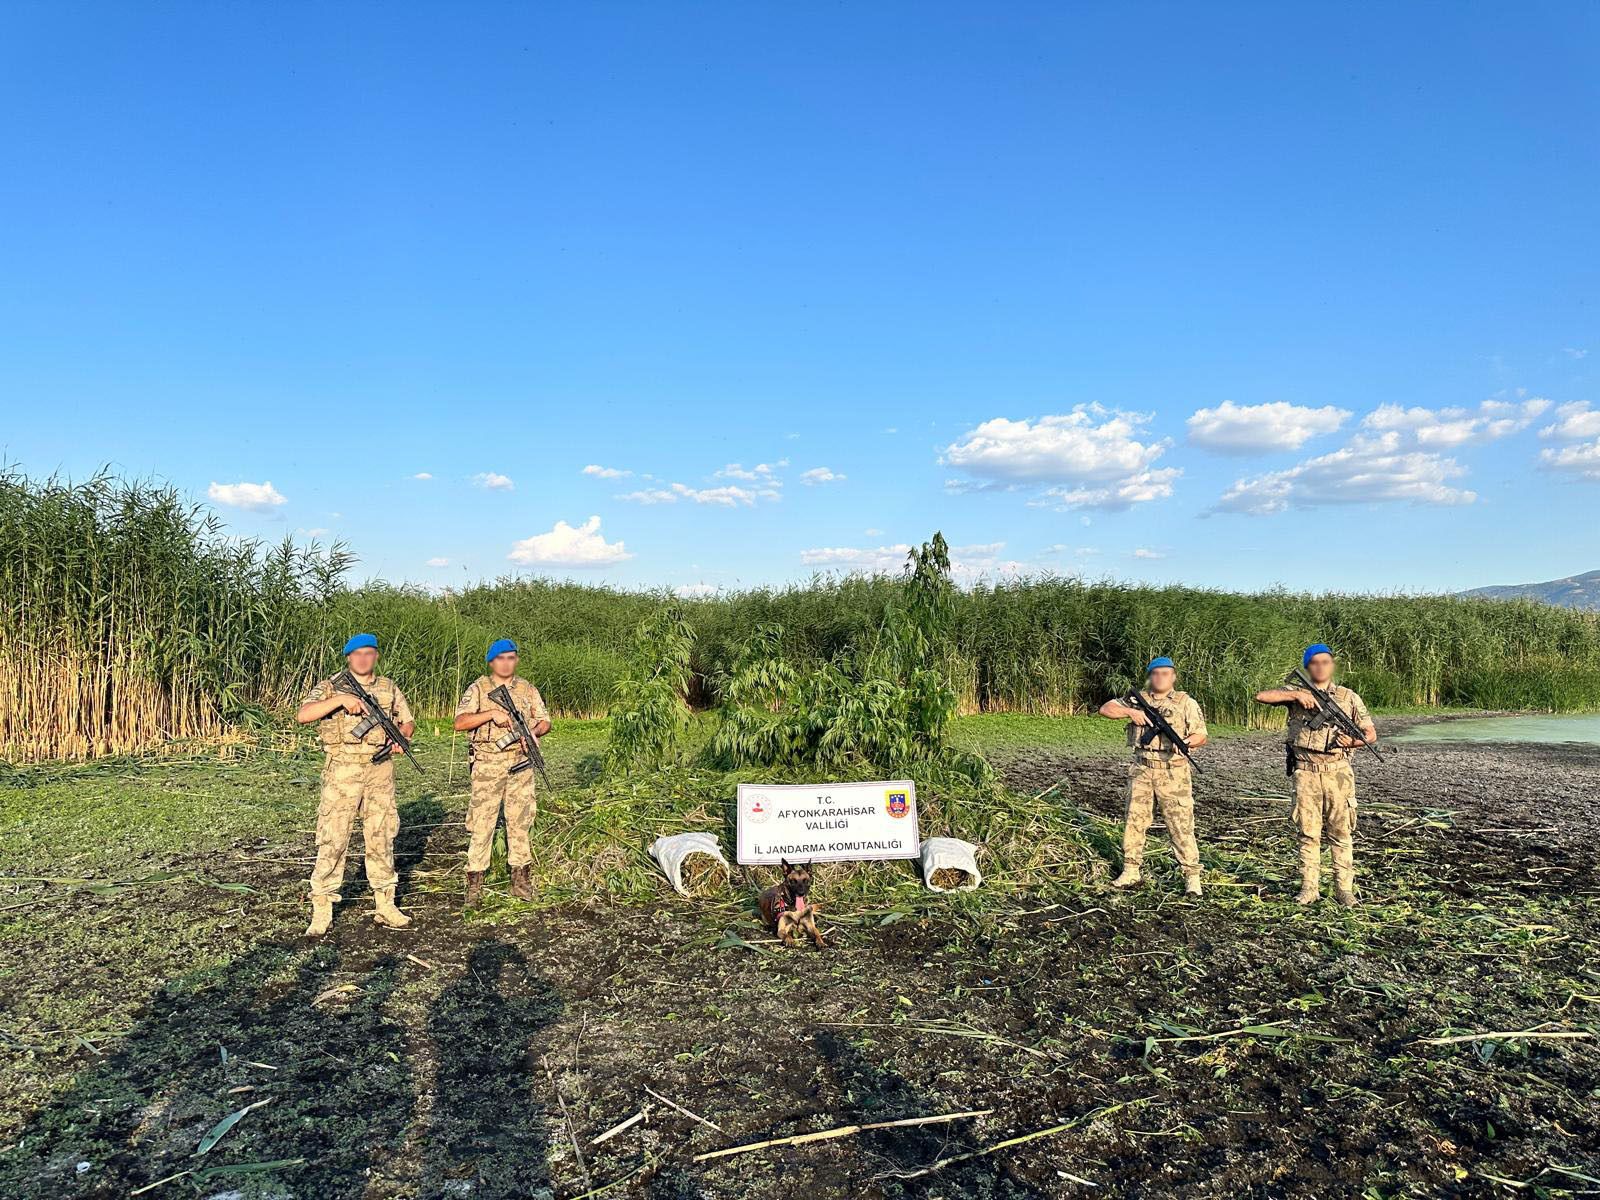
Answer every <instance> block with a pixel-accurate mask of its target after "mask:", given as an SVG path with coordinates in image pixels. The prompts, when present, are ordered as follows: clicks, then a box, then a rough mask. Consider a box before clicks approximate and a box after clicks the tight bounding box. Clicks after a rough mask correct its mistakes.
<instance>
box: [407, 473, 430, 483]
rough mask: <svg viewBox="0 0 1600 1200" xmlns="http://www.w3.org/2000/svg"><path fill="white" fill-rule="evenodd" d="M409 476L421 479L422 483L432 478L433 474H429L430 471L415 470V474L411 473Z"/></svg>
mask: <svg viewBox="0 0 1600 1200" xmlns="http://www.w3.org/2000/svg"><path fill="white" fill-rule="evenodd" d="M411 478H413V479H420V480H422V481H423V482H424V483H426V482H427V481H428V480H430V479H432V478H433V475H432V474H431V473H430V472H428V471H418V472H417V473H416V474H415V475H413V476H412V477H411Z"/></svg>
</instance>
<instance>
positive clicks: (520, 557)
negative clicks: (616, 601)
mask: <svg viewBox="0 0 1600 1200" xmlns="http://www.w3.org/2000/svg"><path fill="white" fill-rule="evenodd" d="M506 557H507V558H509V559H510V560H511V561H512V562H514V563H520V564H521V565H523V566H525V567H532V566H542V567H607V566H610V565H612V564H613V563H619V562H623V561H625V560H626V559H630V558H632V557H633V555H631V554H629V553H628V551H627V548H626V547H625V546H624V545H623V543H621V542H608V541H606V540H605V538H603V537H602V536H601V535H600V518H599V517H590V518H589V519H588V520H587V521H585V522H584V523H583V524H582V525H580V526H578V527H577V528H576V529H574V528H573V527H572V526H571V525H568V524H567V523H566V522H565V521H557V522H556V523H555V527H554V528H552V529H551V530H550V532H549V533H537V534H534V536H533V537H530V538H523V539H522V540H521V541H520V542H517V543H516V544H515V545H513V546H512V547H511V553H510V554H507V555H506Z"/></svg>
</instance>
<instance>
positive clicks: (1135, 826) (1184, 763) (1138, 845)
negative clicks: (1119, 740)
mask: <svg viewBox="0 0 1600 1200" xmlns="http://www.w3.org/2000/svg"><path fill="white" fill-rule="evenodd" d="M1145 670H1146V672H1147V673H1148V675H1149V685H1148V687H1147V689H1146V691H1145V692H1144V698H1145V700H1146V701H1148V702H1149V704H1150V706H1151V707H1152V708H1154V709H1156V710H1157V711H1158V712H1160V713H1161V715H1162V716H1163V717H1165V718H1166V720H1167V724H1169V725H1171V726H1172V728H1173V731H1174V732H1176V733H1177V734H1178V736H1179V737H1181V738H1182V739H1183V741H1184V744H1185V745H1186V746H1188V747H1189V749H1191V750H1195V749H1198V748H1199V747H1201V746H1203V745H1205V744H1206V718H1205V714H1204V713H1202V712H1201V711H1200V705H1199V704H1198V703H1197V702H1196V701H1195V699H1194V697H1193V696H1191V695H1189V693H1187V692H1176V691H1173V684H1175V683H1176V682H1177V679H1178V672H1177V669H1176V668H1175V667H1174V666H1173V665H1172V660H1171V659H1170V658H1153V659H1151V660H1150V665H1149V666H1148V667H1147V668H1145ZM1100 715H1101V716H1102V717H1109V718H1111V719H1112V720H1113V721H1127V722H1128V745H1129V746H1130V747H1132V748H1133V762H1132V763H1131V764H1129V766H1128V817H1127V821H1126V823H1125V824H1124V825H1123V827H1122V874H1120V875H1118V876H1117V877H1116V878H1115V879H1114V880H1112V881H1111V886H1112V887H1119V888H1127V887H1132V886H1133V885H1134V884H1136V883H1138V882H1139V879H1140V871H1141V865H1142V863H1143V862H1144V842H1145V835H1146V834H1147V833H1148V832H1149V830H1150V819H1151V816H1152V814H1153V813H1154V810H1155V802H1156V801H1157V800H1159V801H1160V802H1161V819H1162V820H1163V821H1165V822H1166V824H1167V837H1168V838H1169V839H1170V840H1171V842H1172V853H1173V857H1175V858H1176V859H1177V860H1178V866H1179V867H1180V868H1182V870H1183V890H1184V891H1185V892H1186V893H1188V894H1189V895H1191V896H1198V895H1200V846H1199V844H1198V843H1197V842H1196V841H1195V837H1194V788H1193V778H1192V775H1191V773H1190V768H1189V760H1188V759H1186V758H1184V757H1183V754H1182V753H1181V752H1180V751H1179V750H1177V749H1176V748H1174V747H1173V746H1171V745H1170V744H1168V740H1167V739H1166V738H1164V737H1159V736H1158V737H1157V738H1156V739H1155V740H1154V741H1152V742H1151V743H1150V744H1149V745H1140V744H1139V738H1140V736H1141V735H1142V734H1143V732H1144V729H1145V727H1146V726H1147V725H1149V724H1150V718H1149V717H1147V716H1146V715H1145V714H1144V713H1143V712H1141V711H1140V710H1139V709H1137V708H1135V707H1132V706H1131V705H1126V704H1123V703H1122V702H1120V701H1118V700H1107V701H1106V702H1105V703H1104V704H1102V705H1101V706H1100Z"/></svg>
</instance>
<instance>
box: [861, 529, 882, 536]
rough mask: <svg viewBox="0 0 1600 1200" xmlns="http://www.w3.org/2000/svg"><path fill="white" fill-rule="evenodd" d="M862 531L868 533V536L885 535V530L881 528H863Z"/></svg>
mask: <svg viewBox="0 0 1600 1200" xmlns="http://www.w3.org/2000/svg"><path fill="white" fill-rule="evenodd" d="M861 532H862V533H864V534H866V535H867V536H868V537H882V536H883V530H881V529H863V530H862V531H861Z"/></svg>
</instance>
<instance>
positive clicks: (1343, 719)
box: [1283, 668, 1383, 762]
mask: <svg viewBox="0 0 1600 1200" xmlns="http://www.w3.org/2000/svg"><path fill="white" fill-rule="evenodd" d="M1283 681H1284V682H1285V683H1292V684H1294V685H1295V686H1296V687H1303V688H1305V690H1306V691H1308V692H1310V693H1311V698H1312V699H1313V700H1315V701H1316V702H1317V713H1316V715H1315V716H1313V717H1312V718H1311V720H1309V721H1308V722H1306V724H1307V726H1308V727H1309V728H1311V729H1325V728H1327V727H1328V726H1332V728H1331V729H1328V752H1329V753H1332V752H1333V751H1335V750H1339V749H1343V747H1339V746H1335V745H1334V744H1333V743H1334V740H1335V738H1337V737H1338V736H1339V735H1340V734H1343V735H1344V736H1345V737H1347V738H1349V739H1350V740H1351V741H1355V742H1360V743H1361V744H1362V745H1363V746H1365V747H1366V748H1367V749H1368V750H1371V751H1372V753H1373V754H1375V755H1377V759H1378V761H1379V762H1382V761H1383V755H1382V753H1380V752H1379V750H1378V747H1377V746H1375V745H1373V744H1372V743H1371V742H1369V741H1367V735H1366V734H1365V733H1363V732H1362V731H1361V726H1359V725H1357V724H1356V723H1355V721H1354V720H1353V719H1352V718H1351V716H1350V714H1349V713H1347V712H1345V710H1344V709H1342V708H1340V707H1339V706H1338V705H1337V704H1335V703H1334V702H1333V697H1332V696H1330V695H1328V693H1327V692H1325V691H1323V690H1322V689H1321V688H1319V687H1318V686H1317V685H1316V684H1314V683H1312V682H1311V679H1310V677H1309V676H1307V675H1306V673H1305V672H1304V671H1301V670H1300V669H1299V668H1296V669H1295V670H1293V671H1290V672H1289V674H1288V675H1286V676H1284V680H1283Z"/></svg>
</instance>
